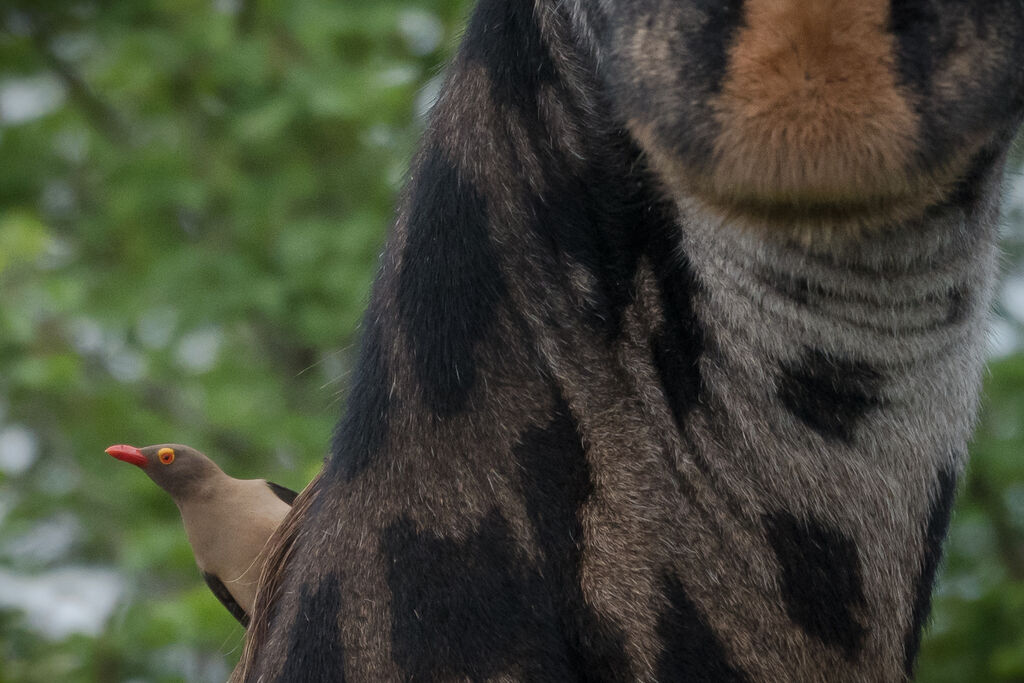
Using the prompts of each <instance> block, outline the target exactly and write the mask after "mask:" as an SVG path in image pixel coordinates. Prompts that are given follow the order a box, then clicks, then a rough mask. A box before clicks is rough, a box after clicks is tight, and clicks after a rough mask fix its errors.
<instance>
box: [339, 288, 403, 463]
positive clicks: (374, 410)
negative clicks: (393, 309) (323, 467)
mask: <svg viewBox="0 0 1024 683" xmlns="http://www.w3.org/2000/svg"><path fill="white" fill-rule="evenodd" d="M372 316H373V309H372V308H371V309H370V312H369V313H367V315H366V317H365V318H364V323H363V324H364V329H363V337H362V340H361V342H360V343H361V347H360V350H359V362H358V363H356V370H355V378H354V379H353V380H352V389H351V393H350V396H351V398H350V399H349V405H348V409H347V410H346V411H345V416H344V417H343V418H342V420H341V422H339V423H338V426H337V428H336V429H335V430H334V438H333V439H332V443H331V459H330V462H329V463H328V471H327V473H328V476H333V475H339V474H340V475H341V477H342V478H343V479H344V480H345V481H351V480H352V479H353V478H355V477H356V475H358V474H359V473H360V472H362V471H363V470H364V469H366V467H367V466H369V464H370V463H371V462H372V461H373V459H374V458H375V457H376V456H377V454H378V453H380V451H381V449H382V448H383V447H384V445H385V443H386V442H387V438H388V428H389V425H390V419H389V415H390V412H391V399H390V396H389V391H390V387H391V377H390V375H389V372H388V363H387V358H386V357H385V353H386V349H387V344H386V343H385V340H384V339H382V338H381V332H380V327H379V325H378V324H377V323H376V322H375V321H374V320H373V318H372Z"/></svg>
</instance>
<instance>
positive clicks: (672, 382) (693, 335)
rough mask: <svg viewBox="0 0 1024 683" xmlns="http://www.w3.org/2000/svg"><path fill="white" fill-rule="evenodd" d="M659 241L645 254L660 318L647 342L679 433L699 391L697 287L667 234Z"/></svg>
mask: <svg viewBox="0 0 1024 683" xmlns="http://www.w3.org/2000/svg"><path fill="white" fill-rule="evenodd" d="M659 237H660V238H659V239H654V240H652V241H651V243H650V246H651V248H650V249H649V251H648V256H649V258H650V259H651V263H652V265H653V267H654V272H655V276H656V278H657V280H658V289H659V294H660V299H661V309H662V315H663V316H664V320H663V321H662V324H661V329H660V330H658V332H657V333H655V335H654V337H653V338H652V339H651V353H652V356H653V359H654V367H655V369H656V370H657V371H658V378H659V379H660V380H661V386H662V388H663V389H664V391H665V396H666V398H667V399H668V404H669V408H671V410H672V415H673V416H674V417H675V421H676V427H677V428H679V429H682V428H683V425H684V424H685V420H686V416H687V415H688V414H689V412H690V410H692V409H693V407H694V406H695V405H697V401H698V399H699V397H700V395H701V392H702V391H703V388H704V380H703V377H702V375H701V372H700V357H701V355H702V354H703V353H704V348H705V339H704V330H703V326H702V324H701V322H700V320H699V318H698V317H697V314H696V312H695V311H694V307H693V297H694V296H695V295H696V293H697V292H698V291H699V288H700V284H699V282H698V280H697V276H696V274H695V273H694V271H693V268H692V267H691V266H690V261H689V259H688V258H687V257H686V254H684V253H682V252H681V251H680V250H679V249H678V247H675V246H674V245H673V242H672V241H671V238H670V237H669V236H668V235H667V234H665V233H661V234H660V235H659Z"/></svg>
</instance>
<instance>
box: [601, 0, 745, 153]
mask: <svg viewBox="0 0 1024 683" xmlns="http://www.w3.org/2000/svg"><path fill="white" fill-rule="evenodd" d="M744 4H745V3H744V0H725V1H724V2H694V3H671V2H665V0H649V1H646V2H645V1H643V0H639V1H637V0H633V1H631V2H624V3H620V6H619V7H617V8H616V9H615V10H614V11H615V12H620V13H622V14H623V15H624V16H623V17H622V18H621V19H619V22H623V23H625V22H628V23H627V26H628V27H629V28H628V29H627V30H623V29H622V28H619V29H618V30H616V31H614V33H613V34H610V35H606V36H605V40H609V39H612V35H614V40H616V41H618V42H621V43H622V45H621V46H619V47H618V51H619V52H621V53H624V54H623V55H622V56H623V57H626V60H625V61H632V62H634V63H633V65H632V66H633V68H631V69H624V68H621V67H620V66H619V64H618V60H609V64H608V65H607V68H608V70H609V72H610V74H611V76H612V81H613V84H614V87H615V89H616V90H617V91H618V92H617V95H618V97H619V100H620V106H622V108H623V109H624V112H623V113H624V115H625V116H624V118H626V119H635V120H637V121H640V122H644V123H650V124H652V125H653V126H654V133H655V134H656V135H657V137H658V138H659V143H661V144H664V145H665V146H666V147H668V148H669V149H671V150H672V151H673V152H674V153H676V154H678V155H679V156H680V157H682V158H683V159H685V160H686V162H687V163H689V164H692V165H694V166H696V167H697V168H701V167H703V166H704V165H705V164H707V163H709V162H710V161H711V159H712V157H713V155H714V137H715V135H716V133H717V128H718V126H717V125H716V123H715V114H714V110H713V108H712V106H711V101H712V99H713V98H714V96H716V95H718V94H719V93H720V92H721V90H722V85H723V82H724V80H725V77H726V74H727V73H728V67H729V51H730V49H731V48H732V45H733V42H734V40H735V38H736V34H737V32H738V31H739V29H740V28H742V27H743V25H744ZM619 22H616V23H619ZM659 22H660V23H659ZM670 64H686V68H685V69H674V68H671V67H670V66H669V65H670ZM652 100H654V102H655V106H653V107H652ZM654 114H660V115H654ZM652 115H653V116H652ZM649 119H651V120H650V121H648V120H649Z"/></svg>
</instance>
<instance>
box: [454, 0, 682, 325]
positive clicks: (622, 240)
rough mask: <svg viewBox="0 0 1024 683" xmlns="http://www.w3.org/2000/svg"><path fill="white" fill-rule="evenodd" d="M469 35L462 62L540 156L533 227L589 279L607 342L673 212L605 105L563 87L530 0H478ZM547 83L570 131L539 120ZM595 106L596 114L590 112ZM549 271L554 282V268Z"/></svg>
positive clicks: (591, 309)
mask: <svg viewBox="0 0 1024 683" xmlns="http://www.w3.org/2000/svg"><path fill="white" fill-rule="evenodd" d="M469 35H470V36H471V39H469V40H467V42H466V44H465V47H464V51H465V52H464V54H465V57H466V59H468V60H470V61H472V62H474V63H478V64H481V65H483V66H484V67H485V68H486V70H487V73H488V76H489V82H490V95H491V98H492V99H493V102H494V104H495V105H496V106H497V107H498V108H499V109H500V110H502V111H509V112H515V115H516V117H517V118H518V123H519V124H520V125H519V126H516V127H509V128H508V130H507V131H506V133H507V135H509V136H516V135H525V136H526V137H527V138H528V146H529V148H530V149H531V150H533V151H534V152H535V153H536V154H537V155H538V156H539V158H540V161H541V162H542V164H541V167H542V169H543V170H542V174H541V177H540V178H534V179H532V180H533V182H534V184H535V185H536V186H537V187H539V188H540V192H539V193H537V194H534V195H530V196H528V197H524V198H523V202H524V204H525V205H526V206H527V207H528V209H529V214H528V215H529V216H530V217H531V221H530V226H531V228H532V229H533V231H534V232H535V234H537V235H538V236H539V237H540V240H541V241H540V244H541V245H542V246H543V248H545V249H549V250H550V251H551V252H552V254H553V256H554V258H556V259H559V260H561V259H562V257H563V256H567V257H568V258H570V259H571V260H572V261H573V262H575V263H576V264H578V265H581V266H583V267H584V268H585V269H587V271H588V272H590V273H591V274H592V275H593V277H594V279H595V281H596V287H595V290H594V291H593V292H590V293H589V294H590V298H589V299H588V300H587V301H585V302H583V306H584V307H585V310H584V315H585V317H586V322H587V324H588V325H589V326H590V327H591V328H592V329H593V330H595V331H597V332H599V333H600V334H601V335H602V336H603V337H604V338H605V339H606V340H608V341H609V342H610V341H614V340H615V339H616V338H618V335H619V333H620V332H621V320H622V313H623V311H624V309H625V308H626V306H628V305H629V304H630V303H631V302H632V301H633V298H634V295H635V289H634V287H633V276H634V274H635V272H636V268H637V263H638V261H639V258H640V255H641V253H642V252H643V250H644V248H645V246H646V244H647V239H648V236H649V235H650V233H651V231H652V230H656V229H657V230H663V229H667V228H666V227H664V226H669V227H671V226H673V223H672V218H673V217H674V210H673V209H672V208H670V204H669V203H668V202H667V201H666V200H665V199H664V198H662V197H660V196H658V195H657V194H655V193H654V192H652V190H651V188H652V186H653V185H652V182H651V180H652V179H651V178H650V177H649V175H648V171H647V168H646V165H645V164H644V162H643V161H642V160H641V155H640V152H639V150H638V149H637V148H636V147H635V145H634V144H633V143H632V142H631V141H629V140H628V139H627V138H626V137H625V136H623V135H622V134H621V131H619V130H618V129H617V128H609V126H608V121H609V120H610V118H611V115H610V113H609V105H608V104H607V102H605V101H604V100H603V99H602V98H600V97H596V96H595V98H594V100H593V101H591V102H590V103H589V104H587V105H582V104H580V103H579V102H578V94H577V93H575V92H573V91H572V90H570V89H568V88H566V87H565V84H564V82H563V81H562V80H561V79H560V77H559V74H558V72H557V67H556V65H555V63H554V62H553V61H552V58H551V54H550V52H549V50H548V47H547V46H546V45H545V43H544V40H543V38H542V36H541V34H540V29H539V27H538V26H537V22H536V17H535V16H534V14H533V11H532V6H531V5H530V4H529V3H515V2H512V3H510V2H503V1H500V2H499V1H495V0H487V1H485V2H483V3H481V4H480V5H479V6H478V8H477V10H476V12H475V13H474V15H473V19H472V21H471V25H470V32H469ZM591 85H595V84H591ZM545 88H547V89H550V91H551V93H552V94H553V96H554V97H555V98H556V99H557V100H558V103H559V106H560V107H561V108H562V109H564V110H565V111H566V112H567V113H568V114H569V118H570V119H571V120H572V121H574V122H575V126H574V129H573V130H572V131H565V130H562V128H561V127H562V126H564V125H565V122H564V121H559V120H548V119H546V118H545V116H544V111H543V110H544V107H543V106H542V105H541V103H540V101H539V99H538V97H539V93H540V92H541V91H542V90H543V89H545ZM592 95H596V89H595V92H594V93H592ZM595 104H596V106H598V108H599V109H600V111H589V110H588V108H592V107H594V106H595ZM565 137H571V138H578V139H581V140H582V142H583V145H584V146H585V147H586V148H588V149H600V150H602V154H601V155H600V156H599V157H596V158H590V159H587V160H585V161H584V160H581V159H580V158H579V157H578V155H576V154H574V151H570V150H567V149H566V148H565V147H564V143H563V141H562V139H563V138H565ZM581 162H583V163H581ZM550 276H551V278H552V279H553V280H557V278H558V277H560V276H561V273H560V272H552V273H550Z"/></svg>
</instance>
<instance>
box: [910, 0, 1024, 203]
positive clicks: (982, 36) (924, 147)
mask: <svg viewBox="0 0 1024 683" xmlns="http://www.w3.org/2000/svg"><path fill="white" fill-rule="evenodd" d="M1021 22H1024V6H1022V5H1021V3H1020V2H1018V1H1017V0H994V1H992V2H963V1H962V0H939V1H938V2H936V1H935V0H892V1H891V5H890V31H891V32H892V34H893V35H894V36H895V38H896V50H895V52H896V54H895V57H896V68H897V73H898V75H899V77H900V81H901V83H902V84H903V85H904V86H905V87H907V88H908V89H909V90H910V91H911V92H913V93H914V94H915V95H916V96H917V97H916V98H915V99H916V100H917V110H918V112H919V114H920V132H919V138H920V140H921V143H920V145H919V147H918V166H920V167H922V168H924V167H927V166H929V165H935V164H938V163H942V162H944V161H947V160H948V158H949V154H950V151H955V150H960V149H962V147H963V140H965V139H968V140H969V139H970V138H971V135H972V134H982V135H987V134H989V133H990V132H991V131H992V130H993V129H994V127H993V125H992V122H993V121H1004V120H1006V119H1008V118H1012V116H1013V113H1014V111H1015V110H1016V109H1018V108H1019V107H1020V103H1021V99H1020V98H1021V94H1020V93H1021V84H1022V76H1021V74H1020V70H1019V69H1018V70H1016V73H1015V71H1014V70H1012V69H1009V70H1004V71H1002V72H1001V73H1000V72H999V71H996V70H995V69H993V68H992V66H993V65H992V64H991V63H987V62H989V60H988V59H986V58H983V57H981V55H979V54H975V55H971V57H970V58H969V59H970V61H971V62H972V65H971V66H972V67H973V69H972V71H968V70H966V68H965V67H966V64H967V62H968V57H967V56H966V55H967V54H969V53H967V52H966V51H965V50H968V49H972V48H973V44H974V43H978V42H985V43H988V44H989V47H988V51H987V52H988V56H991V55H995V54H998V53H999V52H1001V51H1005V53H1006V54H1022V53H1024V38H1022V37H1021V35H1020V32H1019V30H1015V29H1009V30H1007V29H1006V28H1004V27H1019V26H1020V25H1021ZM1015 34H1016V35H1015ZM968 45H971V46H972V48H968V47H967V46H968ZM973 49H976V48H973ZM951 87H952V88H955V89H956V91H957V92H956V93H955V96H953V93H952V92H948V91H950V90H951ZM944 90H945V91H947V92H946V93H944V92H943V91H944ZM1013 93H1016V94H1017V97H1016V98H1014V97H1012V96H1008V95H1011V94H1013ZM958 191H959V190H958ZM948 204H950V205H953V206H956V205H958V203H957V200H955V199H950V201H949V202H948Z"/></svg>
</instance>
